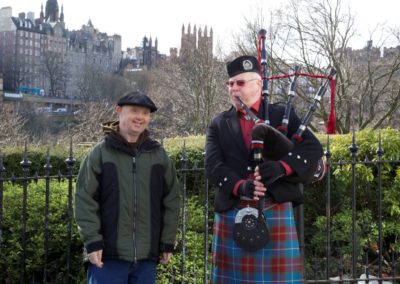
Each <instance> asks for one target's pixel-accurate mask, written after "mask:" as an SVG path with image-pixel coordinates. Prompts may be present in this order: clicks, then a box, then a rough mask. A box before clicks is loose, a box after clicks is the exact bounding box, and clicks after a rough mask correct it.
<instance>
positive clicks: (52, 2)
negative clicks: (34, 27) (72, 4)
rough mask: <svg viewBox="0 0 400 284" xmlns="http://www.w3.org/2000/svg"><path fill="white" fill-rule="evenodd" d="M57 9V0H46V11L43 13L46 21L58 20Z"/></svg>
mask: <svg viewBox="0 0 400 284" xmlns="http://www.w3.org/2000/svg"><path fill="white" fill-rule="evenodd" d="M58 13H59V9H58V3H57V0H47V3H46V13H45V16H44V17H45V21H46V22H52V23H54V22H58V20H59V17H58Z"/></svg>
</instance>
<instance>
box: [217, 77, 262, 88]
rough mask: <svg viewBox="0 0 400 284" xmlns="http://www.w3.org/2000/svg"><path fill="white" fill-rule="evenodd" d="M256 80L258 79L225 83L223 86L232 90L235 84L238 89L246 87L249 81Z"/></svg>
mask: <svg viewBox="0 0 400 284" xmlns="http://www.w3.org/2000/svg"><path fill="white" fill-rule="evenodd" d="M256 80H258V79H250V80H236V81H227V82H225V86H226V87H229V88H232V87H233V86H234V85H235V83H236V85H237V86H238V87H243V86H244V85H246V83H248V82H250V81H256Z"/></svg>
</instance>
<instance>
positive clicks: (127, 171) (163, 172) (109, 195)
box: [75, 92, 180, 284]
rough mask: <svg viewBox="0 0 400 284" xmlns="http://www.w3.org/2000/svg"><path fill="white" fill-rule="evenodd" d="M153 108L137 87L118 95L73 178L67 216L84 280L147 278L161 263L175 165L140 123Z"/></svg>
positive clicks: (172, 232) (171, 229) (171, 224)
mask: <svg viewBox="0 0 400 284" xmlns="http://www.w3.org/2000/svg"><path fill="white" fill-rule="evenodd" d="M156 110H157V107H156V106H155V104H154V103H153V101H152V100H151V99H150V98H149V97H148V96H146V95H145V94H143V93H141V92H130V93H128V94H126V95H124V96H123V97H121V98H120V99H119V101H118V103H117V106H116V107H115V111H116V113H117V115H118V121H114V122H108V123H105V124H103V131H104V132H105V134H106V136H105V138H104V140H103V141H101V142H100V143H98V144H97V145H96V146H95V147H94V148H93V149H92V150H91V151H90V153H89V154H88V155H87V156H86V158H85V159H84V161H83V162H82V164H81V168H80V170H79V175H78V179H77V183H76V193H75V219H76V223H77V224H78V227H79V232H80V235H81V237H82V240H83V242H84V245H85V251H86V254H87V259H88V283H96V284H97V283H107V284H109V283H121V284H122V283H155V279H156V267H157V263H159V262H161V263H168V262H169V261H170V259H171V257H172V252H173V251H174V245H175V238H176V234H177V229H178V222H179V211H180V205H179V201H180V200H179V190H180V185H179V182H178V179H177V175H176V170H175V167H174V165H173V163H172V161H171V160H170V159H169V157H168V156H167V153H166V152H165V150H164V148H163V147H162V146H161V145H160V144H159V143H158V142H157V141H155V140H153V139H151V138H150V135H149V131H148V130H147V126H148V124H149V122H150V120H151V113H153V112H155V111H156Z"/></svg>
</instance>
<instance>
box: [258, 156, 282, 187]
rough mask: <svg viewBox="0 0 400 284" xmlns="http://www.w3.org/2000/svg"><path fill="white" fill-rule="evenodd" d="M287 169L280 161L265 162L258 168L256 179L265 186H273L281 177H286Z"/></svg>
mask: <svg viewBox="0 0 400 284" xmlns="http://www.w3.org/2000/svg"><path fill="white" fill-rule="evenodd" d="M285 174H286V172H285V168H284V167H283V165H282V164H281V163H280V162H278V161H265V162H263V163H261V164H260V165H259V166H257V167H256V170H255V174H254V176H255V179H256V180H258V181H261V182H263V183H264V185H265V186H268V185H270V184H272V183H273V182H274V181H276V180H277V179H279V178H280V177H283V176H285Z"/></svg>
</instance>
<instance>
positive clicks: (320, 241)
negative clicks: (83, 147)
mask: <svg viewBox="0 0 400 284" xmlns="http://www.w3.org/2000/svg"><path fill="white" fill-rule="evenodd" d="M377 145H378V147H377V151H376V155H375V157H374V158H373V159H363V160H361V161H360V160H359V159H357V151H358V146H357V143H356V137H355V135H354V134H353V141H352V144H351V145H349V159H348V160H342V159H335V157H333V156H332V153H331V150H330V142H329V139H328V141H327V144H326V153H325V155H326V161H327V172H326V175H325V177H324V179H323V180H322V181H320V182H318V183H316V184H313V185H311V186H309V187H308V186H307V187H306V188H305V189H304V193H305V196H306V202H305V204H304V205H301V206H299V207H297V208H295V209H294V210H295V215H296V222H297V228H298V235H299V243H300V248H301V252H302V256H303V264H304V265H303V266H304V274H305V279H306V280H305V282H306V283H400V281H399V280H400V276H399V273H400V265H399V252H400V242H399V237H400V234H399V233H398V232H399V230H398V229H397V228H398V227H399V226H400V225H397V222H396V220H386V218H389V219H390V218H391V216H392V217H393V216H394V217H393V218H394V219H395V218H396V216H399V215H400V199H396V198H397V197H400V194H398V195H396V194H397V192H399V191H400V186H399V183H400V178H399V173H396V170H397V167H398V165H399V163H400V161H399V159H398V158H397V157H396V158H391V159H389V160H384V159H383V153H384V151H383V149H382V144H381V139H380V138H379V141H377ZM3 159H4V157H3V156H2V155H0V281H3V282H4V283H18V282H19V283H84V281H85V280H84V272H83V266H79V267H78V268H77V267H75V266H74V267H73V266H72V264H73V263H75V262H76V259H81V258H82V256H81V253H82V245H81V243H80V241H79V237H78V236H77V235H76V233H73V232H74V230H73V226H74V220H73V208H72V201H73V190H74V184H75V178H76V174H77V170H76V167H75V163H76V160H75V158H74V157H73V147H72V145H71V146H70V150H69V157H67V158H66V159H65V164H66V169H67V171H66V173H64V174H62V173H61V172H58V174H56V175H54V174H51V169H52V166H51V164H50V157H49V156H48V157H47V161H46V163H45V165H44V166H43V167H44V174H43V175H39V174H37V173H35V174H33V175H31V174H30V173H31V172H32V169H31V161H30V160H29V157H28V151H27V147H26V146H25V151H24V157H23V159H22V161H21V162H20V166H21V169H22V175H20V176H15V175H14V174H13V173H9V172H7V169H6V168H5V166H4V163H3ZM181 162H182V163H181V166H180V168H179V169H178V171H179V175H180V179H181V181H182V184H183V187H182V200H183V202H182V222H181V223H182V227H181V229H180V231H181V232H180V239H179V254H178V255H179V258H180V260H179V263H180V266H181V267H180V271H179V273H180V277H175V278H171V280H170V282H169V283H197V282H198V283H208V282H209V275H210V240H211V238H212V230H211V224H212V214H213V212H212V200H213V189H212V188H211V187H210V186H209V184H208V181H207V180H206V179H205V177H204V168H203V167H198V166H197V165H189V163H188V159H187V157H186V149H185V148H183V150H182V159H181ZM61 181H64V183H63V184H64V187H62V188H61V189H60V190H59V191H56V190H55V189H54V182H58V183H60V182H61ZM15 184H18V185H19V186H20V188H21V192H20V193H18V192H15V195H18V194H20V195H18V196H20V197H21V198H20V199H18V198H17V197H16V199H18V202H19V203H20V204H16V205H15V206H19V207H18V208H20V210H18V211H19V214H18V215H14V216H11V217H10V218H14V219H12V220H11V221H10V219H7V220H6V219H5V212H4V208H7V206H5V205H9V204H4V202H5V201H4V200H5V199H4V194H5V192H6V191H7V186H8V185H15ZM35 184H39V186H38V187H40V188H41V189H42V193H43V195H44V196H43V199H41V200H42V201H41V202H43V203H44V207H40V208H43V218H42V219H41V220H40V221H39V222H33V221H32V220H31V219H32V218H33V217H32V216H33V214H32V213H30V212H29V209H30V208H31V207H32V206H34V205H32V204H31V203H29V200H30V195H31V192H32V188H33V187H34V185H35ZM398 186H399V187H398ZM384 191H385V192H386V191H388V192H389V193H387V194H385V195H384ZM55 192H58V193H55ZM60 192H61V193H60ZM371 192H372V193H371ZM8 194H9V195H10V192H8ZM13 194H14V193H13ZM391 194H392V195H391ZM193 195H196V196H198V197H199V198H200V199H199V200H201V203H202V204H201V206H202V212H203V216H202V220H203V221H202V222H203V224H202V226H203V230H202V232H203V238H202V240H203V252H202V253H201V254H193V253H192V252H191V251H187V250H188V246H187V224H188V220H187V218H188V213H190V212H188V211H187V206H188V202H187V200H188V196H193ZM57 198H59V199H60V200H61V199H63V198H65V199H66V202H65V204H66V207H65V208H61V209H60V208H58V209H60V210H61V212H62V213H61V214H59V213H57V214H55V213H54V211H55V210H54V208H55V207H57V200H55V201H54V200H52V199H57ZM12 200H13V198H8V199H7V202H11V201H12ZM52 202H53V203H52ZM54 202H55V204H56V205H54ZM52 204H53V205H52ZM50 206H53V207H52V208H53V209H52V210H50V209H49V208H50ZM383 206H387V207H385V208H384V207H383ZM389 207H390V208H389ZM367 209H368V210H367ZM346 210H347V211H346ZM396 210H397V212H392V211H396ZM321 211H323V214H319V213H321ZM384 211H385V212H384ZM52 212H53V213H52ZM318 212H319V213H318ZM395 213H396V214H397V215H396V214H395ZM391 214H392V215H391ZM53 215H56V216H53ZM310 216H311V217H310ZM52 218H53V219H52ZM50 220H52V221H50ZM57 220H58V221H57ZM396 226H397V227H396ZM54 227H57V231H54ZM54 232H55V233H54ZM58 233H60V234H62V235H63V238H64V241H63V242H62V243H58V245H57V244H56V245H54V243H52V242H53V241H54V239H53V237H52V234H58ZM35 234H40V235H41V236H42V237H41V238H39V239H40V240H41V243H39V244H36V246H34V247H33V248H32V247H31V244H32V243H34V242H37V240H38V239H37V238H36V236H35ZM15 235H18V238H17V240H15V239H14V240H10V239H8V238H11V237H10V236H15ZM50 243H52V245H51V246H50ZM10 247H12V248H11V249H10ZM54 250H58V251H62V252H63V253H62V254H55V253H54ZM10 251H12V252H13V254H12V256H10ZM6 252H7V253H6ZM57 255H58V256H59V255H62V256H61V258H59V259H54V258H57ZM194 258H196V259H199V258H201V263H202V267H195V269H194V270H197V271H198V272H197V275H201V277H198V278H196V276H195V277H194V279H195V280H193V277H192V278H190V279H192V280H188V279H189V278H186V277H185V275H186V274H193V271H192V269H189V270H188V269H187V267H188V262H190V261H191V260H192V259H194ZM35 261H40V263H43V265H41V266H40V267H39V268H36V269H33V270H32V269H30V268H31V267H33V266H34V265H35ZM28 271H29V272H28ZM32 271H33V272H32ZM199 271H201V272H199ZM194 273H195V274H196V272H194ZM76 275H81V276H82V275H83V278H79V277H76ZM13 277H14V278H13ZM12 279H18V280H17V281H15V280H12ZM173 279H175V280H173ZM177 279H179V280H177Z"/></svg>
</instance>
